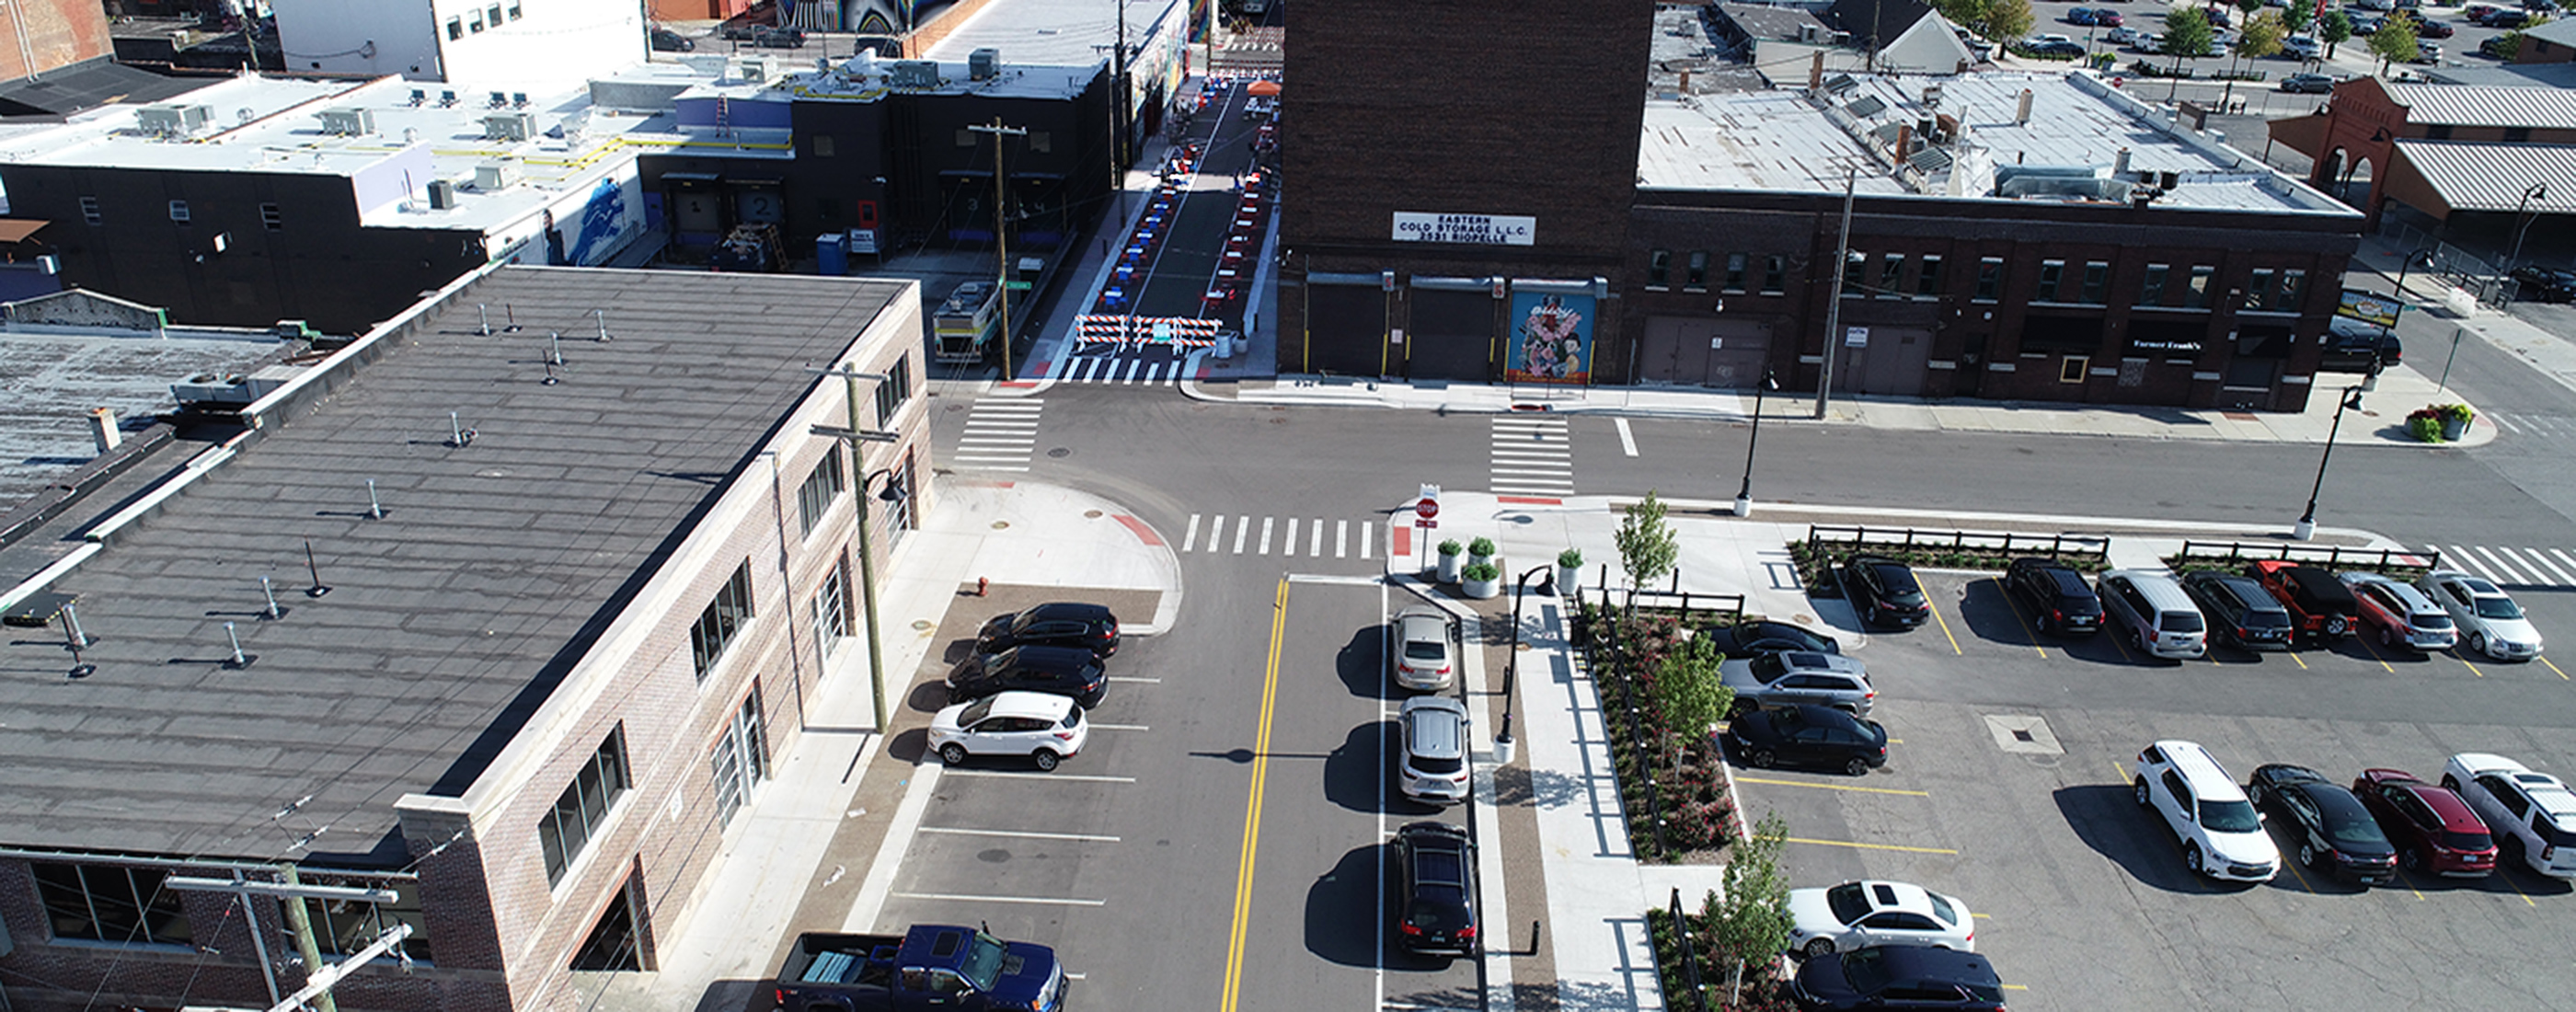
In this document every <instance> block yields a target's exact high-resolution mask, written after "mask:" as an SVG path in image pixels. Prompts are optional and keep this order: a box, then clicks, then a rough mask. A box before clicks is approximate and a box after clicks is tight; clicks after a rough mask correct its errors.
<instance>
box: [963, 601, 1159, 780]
mask: <svg viewBox="0 0 2576 1012" xmlns="http://www.w3.org/2000/svg"><path fill="white" fill-rule="evenodd" d="M1117 652H1118V616H1117V615H1114V614H1112V613H1111V612H1110V611H1109V609H1108V608H1105V607H1102V606H1100V605H1097V604H1086V603H1081V602H1072V601H1058V602H1051V603H1047V604H1041V605H1038V606H1037V607H1034V608H1030V609H1028V610H1026V611H1019V612H1013V613H1010V614H1007V615H998V616H995V617H994V618H993V619H992V620H991V621H988V622H986V623H984V625H983V627H982V628H981V629H979V630H977V631H976V635H975V645H974V649H973V650H971V651H970V652H969V653H968V655H967V657H966V659H965V660H963V661H960V662H958V664H957V666H956V667H955V668H953V669H951V670H950V671H949V672H948V679H947V688H948V705H947V706H945V707H942V708H941V709H940V711H939V713H938V714H937V715H936V716H933V717H932V718H931V721H930V750H931V751H932V752H935V753H937V754H938V755H939V758H940V759H941V760H942V761H944V762H947V763H949V764H950V765H956V764H959V763H963V762H966V761H967V760H968V759H969V758H971V757H974V756H979V755H1008V756H1027V757H1028V758H1029V761H1030V762H1032V763H1034V764H1036V766H1037V768H1039V769H1041V770H1053V769H1055V768H1056V764H1057V763H1059V762H1061V761H1063V760H1066V759H1070V758H1073V757H1074V756H1075V755H1076V754H1078V753H1080V752H1081V751H1082V747H1083V745H1084V744H1085V743H1087V742H1089V741H1090V740H1091V726H1090V725H1089V724H1088V723H1085V722H1084V719H1083V711H1085V710H1089V709H1091V708H1093V707H1096V706H1099V705H1100V702H1101V700H1102V699H1104V698H1106V696H1107V695H1108V692H1109V675H1108V669H1107V666H1106V662H1107V660H1108V658H1109V657H1110V656H1111V655H1114V654H1116V653H1117Z"/></svg>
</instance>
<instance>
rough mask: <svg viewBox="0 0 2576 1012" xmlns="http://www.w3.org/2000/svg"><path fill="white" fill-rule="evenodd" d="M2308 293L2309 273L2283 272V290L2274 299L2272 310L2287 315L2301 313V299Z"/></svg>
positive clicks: (2275, 294) (2274, 295)
mask: <svg viewBox="0 0 2576 1012" xmlns="http://www.w3.org/2000/svg"><path fill="white" fill-rule="evenodd" d="M2307 293H2308V272H2306V271H2282V272H2281V290H2280V291H2278V292H2276V293H2274V294H2273V297H2272V308H2274V309H2278V310H2280V311H2282V312H2285V313H2295V312H2298V311H2299V299H2300V297H2301V296H2303V295H2306V294H2307Z"/></svg>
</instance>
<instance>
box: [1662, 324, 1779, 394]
mask: <svg viewBox="0 0 2576 1012" xmlns="http://www.w3.org/2000/svg"><path fill="white" fill-rule="evenodd" d="M1770 355H1771V324H1770V323H1768V322H1766V321H1761V320H1725V319H1712V318H1708V317H1688V316H1653V317H1648V318H1647V319H1646V337H1645V342H1644V343H1643V344H1642V345H1640V346H1639V348H1638V363H1637V364H1638V376H1639V378H1641V379H1643V380H1644V381H1645V382H1648V383H1685V384H1690V385H1693V386H1707V387H1719V388H1728V389H1749V388H1751V387H1752V386H1753V385H1754V384H1756V383H1759V382H1761V381H1762V364H1763V363H1764V362H1767V361H1769V360H1770Z"/></svg>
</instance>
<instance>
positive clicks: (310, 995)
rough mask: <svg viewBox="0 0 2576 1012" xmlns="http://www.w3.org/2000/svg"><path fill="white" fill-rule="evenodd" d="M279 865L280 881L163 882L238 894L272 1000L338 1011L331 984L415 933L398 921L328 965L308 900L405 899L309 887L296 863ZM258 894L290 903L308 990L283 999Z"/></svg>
mask: <svg viewBox="0 0 2576 1012" xmlns="http://www.w3.org/2000/svg"><path fill="white" fill-rule="evenodd" d="M277 867H278V876H279V878H280V879H281V881H277V882H253V881H250V880H248V879H245V878H243V877H242V876H241V873H240V872H234V873H233V877H232V878H230V879H215V878H188V877H182V876H176V875H174V876H171V877H169V878H167V879H163V880H162V884H163V885H165V886H167V887H169V888H172V889H177V890H180V891H182V892H218V893H231V894H233V895H234V896H235V897H236V898H238V899H239V900H240V901H241V905H242V910H243V911H244V912H246V913H247V915H248V916H247V917H246V922H247V926H248V927H249V928H250V937H251V948H252V949H253V950H254V951H255V952H257V953H258V956H259V966H260V972H261V973H262V974H264V975H265V976H266V978H267V980H268V1000H269V1002H270V1004H272V1005H274V1006H277V1007H279V1008H294V1007H296V1006H297V1005H298V1004H300V1003H303V1002H306V1001H311V1002H313V1004H314V1007H316V1008H319V1009H322V1010H323V1012H334V1010H335V1009H336V1008H337V1007H338V1006H337V1004H336V1003H334V1002H333V1001H332V1000H331V985H332V984H334V983H336V982H338V981H339V979H340V978H341V977H342V976H344V975H346V974H347V973H348V971H349V970H351V969H355V968H357V967H360V966H364V965H366V964H367V962H368V961H369V960H372V959H374V958H376V957H377V956H380V955H383V954H384V953H385V952H386V951H387V950H389V949H390V948H391V947H392V946H393V945H394V944H398V943H400V942H401V941H402V939H404V938H408V937H410V935H411V926H410V925H408V924H397V925H395V926H394V927H393V929H392V930H391V931H388V932H386V933H385V935H384V936H383V937H380V938H378V939H377V940H376V944H375V945H371V946H368V947H367V950H366V951H363V952H360V953H356V954H353V955H351V956H350V957H349V958H348V960H346V961H345V962H342V963H341V964H339V965H337V966H325V965H323V963H322V949H321V945H320V944H319V943H318V942H317V941H316V940H315V939H314V937H313V922H312V918H311V917H310V915H309V914H308V913H307V912H306V911H305V909H304V901H305V900H360V901H363V902H367V903H392V902H395V901H397V900H399V899H401V896H400V895H399V894H397V893H395V892H394V891H393V890H391V889H369V888H364V887H360V886H326V885H304V884H302V883H300V882H298V881H297V880H296V877H295V865H293V864H292V863H286V864H280V865H278V866H277ZM253 896H266V897H273V898H276V899H282V900H286V901H287V903H286V904H285V907H286V921H287V923H288V924H289V925H291V926H292V927H293V929H294V931H295V947H296V950H297V951H298V952H299V953H301V954H302V956H303V959H304V969H305V979H306V981H307V983H306V984H305V986H304V989H303V990H301V991H298V992H296V993H295V994H293V995H291V996H286V997H283V998H281V997H280V996H279V995H278V993H277V974H276V971H275V970H274V969H272V968H271V967H270V966H269V962H268V942H267V941H266V939H265V938H264V937H263V933H262V932H261V931H260V927H259V913H258V908H257V907H255V906H253V905H252V903H251V897H253Z"/></svg>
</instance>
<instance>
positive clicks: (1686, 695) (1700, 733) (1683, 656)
mask: <svg viewBox="0 0 2576 1012" xmlns="http://www.w3.org/2000/svg"><path fill="white" fill-rule="evenodd" d="M1725 660H1726V655H1724V654H1721V653H1718V652H1717V648H1716V646H1715V645H1713V644H1711V643H1710V642H1709V640H1708V638H1707V637H1704V636H1694V637H1692V638H1691V640H1690V642H1688V643H1684V644H1682V645H1681V646H1680V648H1678V649H1676V650H1674V651H1673V652H1671V653H1668V654H1665V655H1664V662H1663V665H1662V666H1661V667H1660V668H1659V669H1658V670H1657V671H1656V672H1655V705H1656V706H1658V707H1661V708H1662V709H1663V711H1664V731H1665V733H1667V734H1670V735H1672V736H1673V737H1674V738H1675V739H1676V740H1675V741H1674V742H1673V744H1675V745H1678V746H1681V747H1680V748H1677V749H1675V750H1674V762H1675V763H1676V764H1678V763H1679V762H1680V757H1681V755H1682V753H1683V750H1685V749H1687V748H1689V746H1690V745H1691V743H1693V742H1696V741H1700V740H1701V739H1704V738H1706V737H1707V736H1708V729H1709V728H1710V727H1712V726H1715V725H1716V724H1717V722H1718V721H1720V720H1724V719H1725V718H1726V713H1727V711H1728V710H1731V709H1734V708H1735V690H1733V689H1730V688H1727V687H1726V682H1725V681H1724V680H1723V679H1721V678H1719V677H1718V670H1717V666H1718V665H1719V664H1722V663H1724V662H1725ZM1674 772H1676V773H1678V772H1680V770H1679V768H1678V766H1677V767H1676V769H1675V771H1674Z"/></svg>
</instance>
